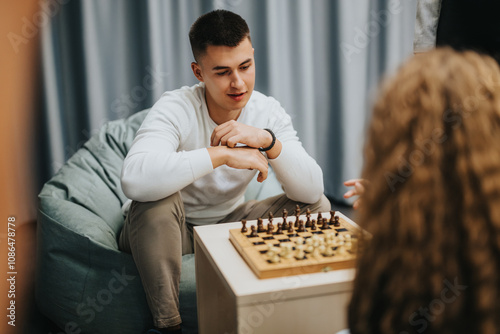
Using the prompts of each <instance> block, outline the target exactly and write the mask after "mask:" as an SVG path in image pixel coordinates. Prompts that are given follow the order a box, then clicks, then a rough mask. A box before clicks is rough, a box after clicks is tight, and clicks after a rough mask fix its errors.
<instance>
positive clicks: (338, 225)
mask: <svg viewBox="0 0 500 334" xmlns="http://www.w3.org/2000/svg"><path fill="white" fill-rule="evenodd" d="M339 219H340V218H339V216H335V223H333V226H335V227H340V221H339Z"/></svg>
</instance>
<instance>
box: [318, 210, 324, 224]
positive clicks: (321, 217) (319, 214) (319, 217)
mask: <svg viewBox="0 0 500 334" xmlns="http://www.w3.org/2000/svg"><path fill="white" fill-rule="evenodd" d="M317 219H318V224H319V220H320V219H323V216H322V215H321V212H320V213H318V218H317Z"/></svg>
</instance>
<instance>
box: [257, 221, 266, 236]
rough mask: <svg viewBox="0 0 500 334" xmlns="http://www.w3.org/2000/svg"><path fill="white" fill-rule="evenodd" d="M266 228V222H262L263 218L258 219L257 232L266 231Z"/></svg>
mask: <svg viewBox="0 0 500 334" xmlns="http://www.w3.org/2000/svg"><path fill="white" fill-rule="evenodd" d="M265 231H266V229H265V228H264V224H263V222H262V218H258V219H257V232H259V233H262V232H265Z"/></svg>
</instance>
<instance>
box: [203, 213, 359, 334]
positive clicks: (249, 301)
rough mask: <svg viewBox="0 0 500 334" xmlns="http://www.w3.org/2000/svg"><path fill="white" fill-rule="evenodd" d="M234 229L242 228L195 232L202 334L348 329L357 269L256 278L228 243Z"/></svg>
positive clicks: (231, 225)
mask: <svg viewBox="0 0 500 334" xmlns="http://www.w3.org/2000/svg"><path fill="white" fill-rule="evenodd" d="M252 224H255V221H249V222H248V224H247V226H250V225H252ZM234 228H241V224H240V223H228V224H220V225H209V226H199V227H195V229H194V244H195V258H196V289H197V301H198V325H199V332H200V334H207V333H217V334H222V333H227V334H229V333H239V334H253V333H336V332H337V331H339V330H342V329H344V328H346V327H347V305H348V303H349V300H350V297H351V291H352V280H353V278H354V269H344V270H337V271H331V272H326V273H315V274H304V275H296V276H288V277H279V278H269V279H258V278H257V276H255V274H254V273H253V272H252V271H251V270H250V268H249V267H248V266H247V264H246V262H245V261H244V260H243V258H241V256H240V255H239V254H238V252H237V251H236V249H235V248H234V247H233V245H232V244H231V242H230V241H229V230H230V229H234Z"/></svg>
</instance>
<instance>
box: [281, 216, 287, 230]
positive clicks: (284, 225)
mask: <svg viewBox="0 0 500 334" xmlns="http://www.w3.org/2000/svg"><path fill="white" fill-rule="evenodd" d="M281 228H282V229H283V230H285V231H286V230H288V223H287V222H286V217H283V224H282V225H281Z"/></svg>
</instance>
